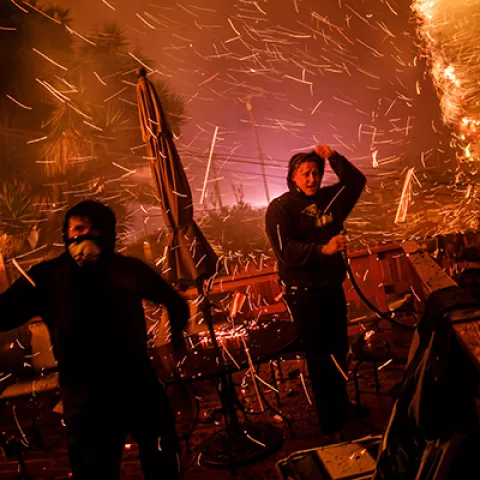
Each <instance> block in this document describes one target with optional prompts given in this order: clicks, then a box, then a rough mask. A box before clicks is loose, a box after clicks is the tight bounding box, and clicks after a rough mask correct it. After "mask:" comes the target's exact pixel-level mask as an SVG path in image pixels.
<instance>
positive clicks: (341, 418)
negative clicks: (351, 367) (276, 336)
mask: <svg viewBox="0 0 480 480" xmlns="http://www.w3.org/2000/svg"><path fill="white" fill-rule="evenodd" d="M285 300H286V302H287V305H288V308H289V310H290V313H291V315H292V317H293V320H294V322H295V324H296V325H297V327H298V329H299V333H300V337H301V339H302V342H303V346H304V350H305V356H306V360H307V365H308V371H309V374H310V382H311V384H312V390H313V395H314V397H315V404H316V408H317V414H318V419H319V422H320V425H321V426H322V428H323V430H324V431H330V432H331V431H337V430H340V429H341V428H342V427H343V426H344V424H345V422H346V420H347V406H348V396H347V384H346V381H345V378H344V377H343V375H342V374H341V372H340V371H339V369H338V368H337V367H336V365H335V363H334V361H333V359H332V357H331V355H333V356H334V357H335V360H336V361H337V362H338V364H339V366H340V367H341V368H342V370H343V371H345V369H346V359H347V354H348V333H347V306H346V301H345V294H344V292H343V288H342V286H341V285H340V286H338V287H324V288H308V289H305V288H295V287H293V288H292V287H287V293H286V296H285Z"/></svg>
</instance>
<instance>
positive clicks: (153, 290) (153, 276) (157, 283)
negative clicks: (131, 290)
mask: <svg viewBox="0 0 480 480" xmlns="http://www.w3.org/2000/svg"><path fill="white" fill-rule="evenodd" d="M141 263H142V265H143V267H142V272H141V275H142V285H143V293H142V296H143V298H144V299H145V300H150V301H152V302H155V303H160V304H162V305H165V307H166V309H167V311H168V318H169V319H170V331H171V334H172V340H176V339H178V338H179V337H180V336H181V332H182V330H183V329H184V328H185V327H186V325H187V322H188V319H189V318H190V309H189V307H188V303H187V302H186V301H185V299H184V298H183V297H182V296H181V295H180V294H179V293H178V292H177V291H176V290H175V289H174V288H173V287H172V286H171V285H170V284H169V283H168V282H166V281H165V280H164V279H163V278H162V277H161V276H160V275H158V273H157V272H155V271H154V270H153V269H152V268H150V267H149V266H148V265H146V264H144V263H143V262H141Z"/></svg>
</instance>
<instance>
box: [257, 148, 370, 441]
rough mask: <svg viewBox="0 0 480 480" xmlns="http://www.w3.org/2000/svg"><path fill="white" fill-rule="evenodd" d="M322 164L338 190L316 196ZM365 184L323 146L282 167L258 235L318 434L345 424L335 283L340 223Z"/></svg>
mask: <svg viewBox="0 0 480 480" xmlns="http://www.w3.org/2000/svg"><path fill="white" fill-rule="evenodd" d="M325 160H328V162H329V163H330V166H331V167H332V170H333V171H334V172H335V174H336V175H337V177H338V178H339V182H338V183H336V184H334V185H330V186H327V187H322V188H320V183H321V180H322V177H323V173H324V166H325ZM365 181H366V180H365V176H364V175H363V174H362V173H361V172H360V171H359V170H358V169H357V168H356V167H354V166H353V165H352V164H351V163H350V162H349V161H348V160H347V159H346V158H345V157H343V156H342V155H340V154H339V153H337V152H335V151H333V150H332V149H330V148H329V147H328V146H326V145H317V146H316V147H315V149H314V151H313V152H307V153H298V154H296V155H294V156H293V157H292V158H291V159H290V162H289V166H288V175H287V184H288V188H289V191H288V192H286V193H284V194H283V195H282V196H280V197H279V198H276V199H274V200H273V201H272V202H271V203H270V205H269V207H268V210H267V214H266V231H267V235H268V238H269V240H270V243H271V245H272V248H273V251H274V253H275V256H276V258H277V261H278V272H279V276H280V281H281V283H282V285H283V286H284V287H285V296H284V298H285V301H286V303H287V306H288V308H289V311H290V313H291V315H292V317H293V320H294V322H295V324H296V325H297V326H298V330H299V333H300V337H301V339H302V342H303V346H304V350H305V356H306V360H307V365H308V371H309V375H310V381H311V384H312V390H313V394H314V397H315V404H316V409H317V414H318V418H319V422H320V425H321V427H322V431H323V432H324V433H325V434H332V433H335V432H337V431H339V430H341V429H342V428H343V426H344V425H345V423H346V420H347V407H348V397H347V388H346V381H345V378H344V377H343V375H342V373H341V370H343V371H344V370H345V367H346V365H345V363H346V358H347V354H348V335H347V307H346V301H345V295H344V292H343V288H342V283H343V281H344V280H345V273H346V270H345V265H344V262H343V259H342V253H343V252H345V251H346V248H347V238H346V236H345V235H344V234H343V230H344V227H343V222H344V221H345V219H346V218H347V216H348V214H349V213H350V211H351V210H352V208H353V206H354V205H355V203H356V202H357V200H358V198H359V196H360V193H361V192H362V189H363V187H364V185H365Z"/></svg>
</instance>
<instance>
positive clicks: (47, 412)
mask: <svg viewBox="0 0 480 480" xmlns="http://www.w3.org/2000/svg"><path fill="white" fill-rule="evenodd" d="M410 339H411V333H410V332H408V331H404V330H399V329H397V328H393V329H391V328H390V327H388V326H387V327H386V328H382V331H379V332H378V333H376V334H375V335H373V337H372V338H371V342H372V343H371V346H370V347H371V348H370V350H369V351H370V352H372V351H373V352H374V354H375V356H377V357H378V363H377V364H376V368H377V372H378V378H379V384H380V394H379V395H377V394H376V393H375V382H374V375H373V371H374V365H373V363H372V362H368V361H367V362H365V363H364V364H363V365H362V367H361V368H360V370H359V373H360V388H361V390H364V391H369V392H370V393H363V394H362V395H361V403H362V405H365V406H368V408H369V409H370V414H369V415H368V416H367V417H366V418H363V419H358V418H352V419H351V420H350V422H349V424H348V426H347V429H346V432H345V439H355V438H360V437H363V436H365V435H368V434H377V433H381V432H382V430H383V428H384V427H385V424H386V422H387V420H388V418H389V415H390V411H391V407H392V404H393V398H392V394H391V389H392V388H393V387H394V385H395V384H396V383H398V382H399V381H400V380H401V378H402V373H403V368H404V367H403V363H402V361H403V360H405V358H406V353H407V350H408V346H409V344H410ZM389 358H392V359H394V360H395V361H393V362H391V363H389V364H387V365H385V366H383V364H384V363H385V361H386V360H388V359H389ZM355 363H356V362H353V363H352V364H351V369H350V372H349V382H348V385H349V394H350V397H351V399H352V401H354V400H355V398H356V396H355V387H354V382H353V381H352V379H353V372H352V369H353V367H354V366H355ZM281 366H282V372H283V380H282V379H281V378H280V377H279V375H278V373H279V372H278V371H277V381H278V387H279V393H280V401H281V405H280V408H281V410H282V412H283V413H284V414H285V415H286V416H287V417H288V418H289V419H290V420H291V421H292V423H293V427H294V430H295V433H296V436H295V437H292V435H291V433H290V431H289V429H288V427H287V425H286V424H285V422H283V421H282V420H281V418H279V417H278V416H277V415H275V413H274V412H271V411H268V410H267V411H266V412H265V413H262V414H260V415H252V416H250V419H251V420H252V421H254V422H255V421H265V422H270V423H273V424H275V425H277V426H279V427H280V428H281V429H282V432H283V436H284V442H283V444H282V445H281V447H280V448H279V449H278V450H277V451H275V452H274V453H272V454H270V455H269V456H268V457H267V458H265V459H263V460H261V461H258V462H256V463H254V464H252V465H249V466H245V467H241V468H239V469H238V470H237V471H236V472H235V474H234V475H235V476H233V475H232V472H230V471H228V470H218V469H212V468H207V467H204V466H201V465H199V464H198V463H199V462H198V460H199V455H200V453H201V451H202V443H203V442H204V441H205V439H206V438H208V437H209V436H210V435H212V434H213V433H214V432H215V431H216V430H218V429H220V428H221V427H222V425H221V423H222V420H221V415H220V413H219V412H218V408H219V401H218V398H217V395H216V392H215V389H214V388H213V387H212V384H211V383H209V382H197V383H196V384H195V388H196V395H197V397H198V398H199V399H200V402H199V403H200V407H201V410H200V422H199V423H198V424H197V425H196V427H195V428H194V430H193V434H192V436H191V438H190V446H191V447H190V451H188V452H187V451H186V448H185V442H183V449H182V468H183V470H184V476H183V478H184V479H186V480H193V479H207V478H209V479H210V478H215V479H219V480H221V479H227V478H238V479H252V478H263V479H276V478H278V477H277V474H276V471H275V464H276V462H278V461H279V460H280V459H282V458H285V457H286V456H288V455H289V454H290V453H292V452H295V451H298V450H304V449H309V448H314V447H317V446H321V445H325V444H328V443H332V439H331V438H326V437H324V436H322V434H321V431H320V428H319V427H318V425H317V422H316V415H315V411H314V408H313V406H312V405H310V403H309V402H308V399H307V396H306V394H305V391H304V388H303V386H302V381H301V378H300V376H299V373H300V372H302V371H303V360H301V359H300V360H299V359H297V358H296V357H295V355H293V356H290V357H289V358H288V359H285V360H284V361H282V362H281ZM378 367H380V369H378ZM244 376H245V372H240V373H238V374H235V376H234V380H235V383H236V384H237V391H238V393H239V394H240V398H241V400H242V402H243V403H244V404H245V405H246V406H247V407H252V408H253V409H254V410H256V411H258V410H259V404H258V400H257V397H256V395H255V392H254V390H253V388H252V385H251V381H250V380H248V381H246V384H247V385H246V387H243V386H242V380H243V379H244ZM260 376H261V377H262V378H264V379H265V380H266V381H267V382H270V383H271V382H272V380H271V377H270V368H269V366H268V364H266V365H263V366H262V367H261V371H260ZM244 383H245V382H244ZM306 384H307V388H309V385H308V377H307V380H306ZM242 390H245V394H243V392H242ZM264 391H265V396H266V398H267V400H269V402H271V404H272V405H274V406H276V398H275V395H274V393H273V392H272V391H268V388H267V387H265V388H264ZM170 395H171V401H172V404H173V405H174V408H175V410H177V411H178V429H179V433H180V434H181V435H183V434H185V433H186V432H187V430H188V427H189V425H191V413H192V412H191V406H190V405H189V404H188V402H187V403H185V402H183V401H181V398H182V396H181V392H179V391H178V389H177V390H175V391H174V390H170ZM56 403H57V398H55V397H51V396H50V397H44V398H41V397H37V398H33V399H29V400H28V401H27V400H25V401H22V402H17V404H16V407H15V414H16V416H17V419H18V422H19V423H20V426H21V427H23V431H24V433H25V434H26V435H27V436H30V435H31V434H32V429H31V425H32V422H33V420H35V422H36V424H37V425H38V433H39V439H41V441H42V443H43V445H42V446H40V445H39V444H37V445H32V447H31V448H30V449H26V450H25V451H24V453H23V456H24V458H25V462H26V468H27V470H28V473H29V474H30V475H31V476H32V477H33V478H34V479H35V480H47V479H49V480H60V479H67V478H69V468H68V459H67V452H66V446H65V441H64V435H63V427H62V426H61V421H60V417H59V415H57V414H56V413H54V412H53V408H54V407H55V405H56ZM0 421H1V426H2V430H3V431H6V432H7V433H10V432H11V433H12V434H15V435H16V436H17V437H18V436H19V434H18V429H17V428H16V427H15V421H14V420H13V417H12V405H3V406H2V407H1V410H0ZM37 443H39V442H37ZM200 460H201V457H200ZM0 478H2V479H4V480H13V479H14V478H18V462H17V460H16V459H15V458H6V457H5V456H4V455H1V454H0ZM142 478H143V477H142V474H141V471H140V468H139V464H138V462H137V451H136V446H135V445H134V444H132V445H127V447H126V448H125V453H124V459H123V464H122V480H134V479H142Z"/></svg>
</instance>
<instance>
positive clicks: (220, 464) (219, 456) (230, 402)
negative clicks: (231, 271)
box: [197, 286, 283, 472]
mask: <svg viewBox="0 0 480 480" xmlns="http://www.w3.org/2000/svg"><path fill="white" fill-rule="evenodd" d="M197 290H198V293H199V295H202V296H203V299H202V312H203V315H204V320H205V322H206V323H207V326H208V331H209V333H210V339H211V342H212V346H213V349H214V353H215V357H216V361H217V364H218V366H219V367H220V370H221V371H222V372H224V373H222V374H220V375H218V382H216V388H217V392H218V396H219V398H220V403H221V405H222V410H223V417H224V419H225V430H223V431H219V432H217V433H216V434H215V435H213V437H212V438H211V439H210V440H207V442H206V447H205V449H204V451H203V455H202V460H201V462H202V464H204V465H207V466H210V467H217V468H225V467H227V468H230V470H231V471H232V472H235V471H236V467H237V466H241V465H246V464H249V463H252V462H253V461H255V460H257V459H259V458H261V457H264V456H265V455H268V453H270V452H271V451H273V450H274V449H276V448H277V447H278V446H279V445H280V444H281V442H282V440H283V435H282V432H281V430H280V429H279V428H278V427H274V426H273V425H270V424H268V423H263V422H243V423H242V424H240V422H239V419H238V414H237V408H242V406H241V405H240V402H239V400H238V398H237V394H236V391H235V387H234V385H233V380H232V379H231V377H230V375H229V374H228V372H227V369H226V365H225V360H224V358H223V356H222V355H221V352H220V348H219V346H218V342H217V338H216V335H215V329H214V326H213V316H212V309H211V304H210V302H209V300H208V298H207V297H206V295H205V293H204V290H203V286H202V287H200V288H199V287H198V286H197Z"/></svg>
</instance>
